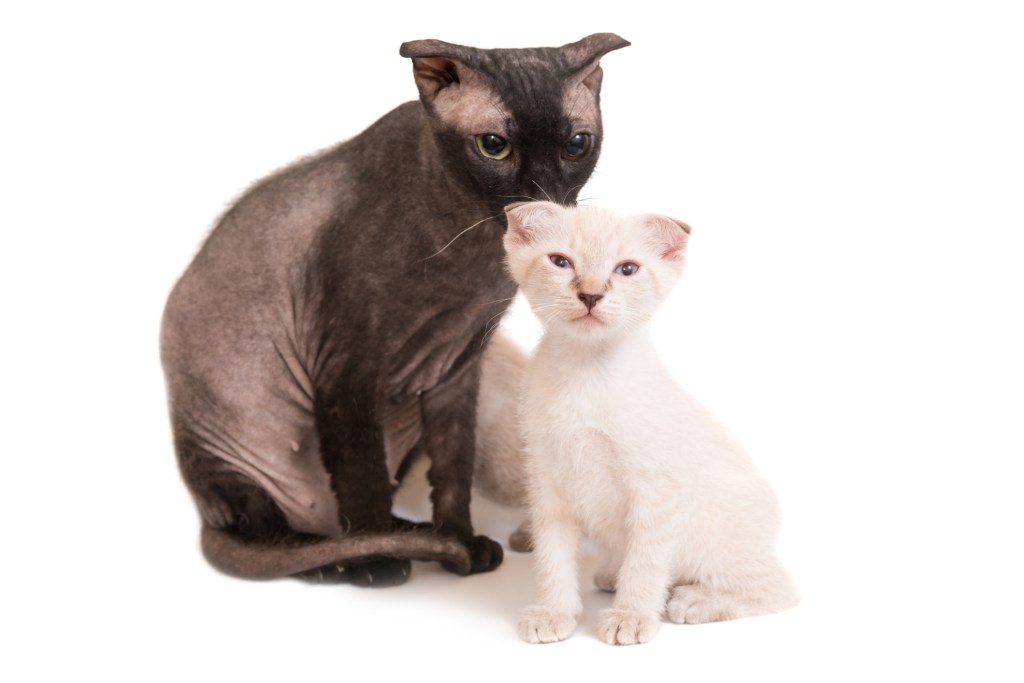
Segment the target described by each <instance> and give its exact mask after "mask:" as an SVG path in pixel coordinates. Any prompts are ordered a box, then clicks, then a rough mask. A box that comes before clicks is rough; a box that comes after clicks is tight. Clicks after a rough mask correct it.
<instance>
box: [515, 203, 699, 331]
mask: <svg viewBox="0 0 1024 683" xmlns="http://www.w3.org/2000/svg"><path fill="white" fill-rule="evenodd" d="M505 212H506V215H507V217H508V225H509V228H508V232H507V233H506V234H505V252H506V254H507V257H508V267H509V270H510V271H511V273H512V277H514V278H515V279H516V281H517V282H518V283H519V286H520V287H521V288H522V290H523V294H525V295H526V298H527V300H528V301H529V302H530V306H531V307H532V308H533V311H534V313H536V314H537V317H538V318H539V319H540V320H541V323H542V324H543V325H544V328H545V329H546V330H548V331H549V332H556V333H559V334H569V335H572V336H574V337H577V338H580V339H583V340H603V339H608V338H611V337H615V336H619V335H623V334H628V333H629V332H631V331H632V330H635V329H637V328H638V327H640V326H642V325H643V324H644V323H646V322H647V321H648V320H650V318H651V316H652V315H653V314H654V311H655V309H656V308H657V307H658V305H659V304H660V303H661V302H662V301H663V300H664V298H665V297H666V296H667V295H668V293H669V291H671V289H672V286H673V285H674V284H675V282H676V280H677V279H678V278H679V275H680V273H681V272H682V270H683V262H684V258H685V254H686V243H687V240H688V238H689V235H690V227H689V226H688V225H686V224H685V223H682V222H680V221H677V220H675V219H672V218H668V217H666V216H659V215H656V214H641V215H638V216H624V215H621V214H617V213H615V212H613V211H609V210H608V209H602V208H598V207H593V206H583V207H579V208H574V209H569V208H565V207H561V206H558V205H557V204H552V203H551V202H524V203H518V204H512V205H510V206H508V207H506V209H505Z"/></svg>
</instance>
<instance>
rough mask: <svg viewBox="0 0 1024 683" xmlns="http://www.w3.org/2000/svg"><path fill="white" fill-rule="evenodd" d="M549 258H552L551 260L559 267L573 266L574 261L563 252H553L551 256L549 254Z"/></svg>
mask: <svg viewBox="0 0 1024 683" xmlns="http://www.w3.org/2000/svg"><path fill="white" fill-rule="evenodd" d="M548 258H549V259H551V262H552V263H554V264H555V265H556V266H558V267H559V268H572V261H570V260H569V259H567V258H566V257H564V256H562V255H561V254H552V255H551V256H548Z"/></svg>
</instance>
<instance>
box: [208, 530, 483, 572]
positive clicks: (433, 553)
mask: <svg viewBox="0 0 1024 683" xmlns="http://www.w3.org/2000/svg"><path fill="white" fill-rule="evenodd" d="M200 542H201V545H202V549H203V555H204V556H205V557H206V560H207V561H208V562H209V563H210V564H211V565H213V566H214V568H216V569H218V570H220V571H222V572H224V573H225V574H228V575H230V576H235V577H238V578H243V579H278V578H283V577H286V576H292V575H294V574H299V573H301V572H306V571H310V570H313V569H317V568H319V567H325V566H331V565H343V564H345V563H347V562H351V561H353V560H359V559H365V558H367V557H392V558H396V559H403V560H435V561H440V562H444V563H445V565H446V566H450V567H451V568H452V569H453V570H454V571H455V572H457V573H458V574H461V575H465V574H468V573H469V572H470V558H469V551H468V550H467V549H466V547H465V546H464V545H463V544H461V543H459V542H458V540H456V539H454V538H446V537H444V536H439V535H437V534H435V533H432V532H429V531H418V530H413V531H394V532H385V533H365V534H352V535H349V536H340V537H337V538H324V539H321V540H318V541H313V542H310V543H304V544H301V545H300V544H293V545H274V544H269V543H248V542H245V541H243V540H241V539H240V538H238V537H237V536H235V535H233V534H231V533H229V532H227V531H223V530H221V529H216V528H214V527H212V526H210V525H209V524H206V523H204V524H203V530H202V533H201V536H200Z"/></svg>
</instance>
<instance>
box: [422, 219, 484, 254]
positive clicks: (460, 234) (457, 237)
mask: <svg viewBox="0 0 1024 683" xmlns="http://www.w3.org/2000/svg"><path fill="white" fill-rule="evenodd" d="M500 215H501V214H500V213H498V214H494V215H493V216H487V217H486V218H481V219H480V220H478V221H477V222H476V223H474V224H473V225H471V226H469V227H468V228H466V229H465V230H463V231H462V232H460V233H459V234H458V235H456V236H455V237H453V238H452V241H451V242H449V243H448V244H446V245H444V246H443V247H441V249H440V250H439V251H438V252H437V253H435V254H431V255H430V256H428V257H427V258H424V259H420V260H419V261H417V263H422V262H423V261H427V260H429V259H432V258H434V257H435V256H440V255H441V254H442V253H443V252H444V250H445V249H447V248H448V247H450V246H452V245H453V244H455V240H457V239H459V238H460V237H462V236H463V235H465V234H466V233H467V232H469V231H470V230H472V229H473V228H475V227H477V226H478V225H480V224H481V223H486V222H487V221H489V220H491V219H492V218H497V217H498V216H500Z"/></svg>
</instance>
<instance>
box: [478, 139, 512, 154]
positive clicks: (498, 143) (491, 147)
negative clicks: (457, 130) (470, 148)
mask: <svg viewBox="0 0 1024 683" xmlns="http://www.w3.org/2000/svg"><path fill="white" fill-rule="evenodd" d="M476 148H477V149H478V150H480V153H481V154H483V155H484V156H485V157H487V158H488V159H497V160H501V159H504V158H505V157H507V156H508V155H509V154H511V153H512V145H510V144H509V142H508V140H506V139H505V138H503V137H501V136H500V135H495V134H494V133H484V134H483V135H477V136H476Z"/></svg>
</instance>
